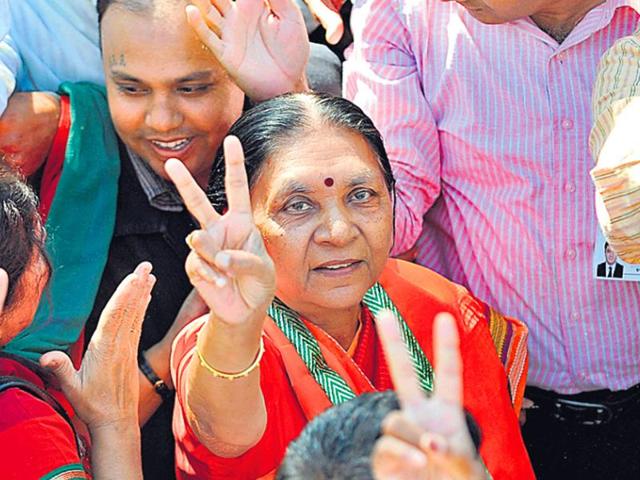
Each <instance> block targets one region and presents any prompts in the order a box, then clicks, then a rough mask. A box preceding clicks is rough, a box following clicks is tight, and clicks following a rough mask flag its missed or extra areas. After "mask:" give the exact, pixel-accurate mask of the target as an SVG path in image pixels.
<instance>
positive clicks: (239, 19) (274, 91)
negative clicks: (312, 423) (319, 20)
mask: <svg viewBox="0 0 640 480" xmlns="http://www.w3.org/2000/svg"><path fill="white" fill-rule="evenodd" d="M193 3H194V5H192V6H188V7H187V10H186V11H187V18H188V20H189V23H190V24H191V26H192V27H193V28H194V30H195V31H196V33H197V34H198V36H199V37H200V39H201V40H202V42H203V43H204V44H205V45H206V46H207V47H209V49H210V50H211V51H212V52H213V54H214V55H215V57H216V58H217V59H218V61H219V62H220V63H221V64H222V66H223V67H224V68H225V69H226V70H227V72H228V73H229V75H230V76H231V77H232V78H233V80H234V81H235V82H236V83H237V84H238V86H239V87H240V88H242V90H244V92H245V93H246V94H247V95H249V97H250V98H251V99H253V100H255V101H261V100H265V99H267V98H271V97H273V96H276V95H279V94H282V93H286V92H290V91H292V90H294V89H296V86H297V85H299V84H300V82H301V79H303V78H304V69H305V66H306V64H307V61H308V58H309V40H308V37H307V32H306V29H305V26H304V19H303V17H302V12H301V11H300V9H299V8H298V6H297V5H296V4H295V2H294V1H293V0H271V1H270V2H269V3H268V4H267V3H266V2H265V1H264V0H235V1H231V0H194V2H193Z"/></svg>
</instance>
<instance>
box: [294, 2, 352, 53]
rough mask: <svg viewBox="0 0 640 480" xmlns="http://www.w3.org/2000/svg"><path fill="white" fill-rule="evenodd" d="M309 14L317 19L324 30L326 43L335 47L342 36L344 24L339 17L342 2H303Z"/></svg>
mask: <svg viewBox="0 0 640 480" xmlns="http://www.w3.org/2000/svg"><path fill="white" fill-rule="evenodd" d="M304 3H306V4H307V7H308V8H309V11H310V12H311V14H312V15H313V16H314V17H316V18H317V19H318V21H319V22H320V25H322V27H323V28H324V30H325V36H324V38H325V39H326V40H327V43H330V44H331V45H335V44H336V43H338V42H339V41H340V39H341V38H342V35H344V23H343V22H342V17H341V16H340V13H339V12H340V7H341V6H342V4H343V3H344V2H343V1H342V0H337V1H336V0H304Z"/></svg>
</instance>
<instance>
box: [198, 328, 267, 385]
mask: <svg viewBox="0 0 640 480" xmlns="http://www.w3.org/2000/svg"><path fill="white" fill-rule="evenodd" d="M196 353H197V354H198V358H199V359H200V365H201V366H202V367H203V368H205V369H206V370H207V371H208V372H209V373H210V374H211V375H213V376H214V377H217V378H224V379H225V380H236V379H237V378H242V377H246V376H248V375H249V374H250V373H251V372H253V371H254V370H255V369H256V368H258V365H260V360H262V355H264V340H263V339H262V337H260V349H259V350H258V353H257V354H256V358H255V360H254V361H253V363H251V365H249V366H248V367H247V368H245V369H244V370H242V371H241V372H238V373H225V372H221V371H220V370H216V369H215V368H213V367H212V366H211V365H209V363H207V361H206V360H205V359H204V357H203V356H202V353H200V350H199V349H198V346H197V345H196Z"/></svg>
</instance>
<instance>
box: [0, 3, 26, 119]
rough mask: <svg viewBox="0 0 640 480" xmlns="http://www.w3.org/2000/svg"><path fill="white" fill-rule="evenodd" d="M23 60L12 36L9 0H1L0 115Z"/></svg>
mask: <svg viewBox="0 0 640 480" xmlns="http://www.w3.org/2000/svg"><path fill="white" fill-rule="evenodd" d="M20 64H21V60H20V54H19V53H18V48H17V46H16V45H15V43H14V41H13V39H12V38H11V12H10V11H9V4H8V1H7V0H0V115H2V113H3V112H4V109H5V108H6V107H7V101H8V100H9V97H10V96H11V94H12V93H13V90H14V88H15V87H16V76H17V74H18V69H19V68H20Z"/></svg>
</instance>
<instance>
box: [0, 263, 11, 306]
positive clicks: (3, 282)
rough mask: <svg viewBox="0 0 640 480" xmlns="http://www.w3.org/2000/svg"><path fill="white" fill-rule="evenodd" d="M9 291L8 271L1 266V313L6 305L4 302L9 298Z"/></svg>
mask: <svg viewBox="0 0 640 480" xmlns="http://www.w3.org/2000/svg"><path fill="white" fill-rule="evenodd" d="M8 291H9V275H7V272H6V271H5V270H4V269H2V268H0V315H1V314H2V309H3V307H4V302H5V300H6V299H7V292H8Z"/></svg>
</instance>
